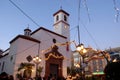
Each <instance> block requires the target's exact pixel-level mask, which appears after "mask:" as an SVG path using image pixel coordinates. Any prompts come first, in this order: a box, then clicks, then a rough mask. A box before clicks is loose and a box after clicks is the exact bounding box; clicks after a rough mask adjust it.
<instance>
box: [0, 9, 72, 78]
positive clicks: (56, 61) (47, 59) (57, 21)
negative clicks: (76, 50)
mask: <svg viewBox="0 0 120 80" xmlns="http://www.w3.org/2000/svg"><path fill="white" fill-rule="evenodd" d="M53 17H54V24H53V27H54V31H51V30H48V29H46V28H44V27H39V28H38V29H36V30H35V31H32V30H30V29H29V28H27V29H25V30H24V34H23V35H17V36H16V37H15V38H13V39H12V40H11V41H10V47H9V48H8V49H7V50H6V51H4V52H3V57H1V58H0V73H1V72H7V73H8V74H10V75H14V77H15V78H16V75H17V74H21V75H22V76H25V75H27V74H26V73H25V68H24V69H21V70H19V69H20V67H21V64H23V63H24V65H25V64H26V65H27V64H28V65H29V64H33V65H34V66H32V68H30V69H32V70H31V71H32V72H30V74H28V75H30V76H31V77H32V78H33V77H35V76H36V70H37V69H36V68H38V67H39V66H41V67H43V69H42V72H41V76H42V77H48V76H49V75H50V74H52V75H56V77H67V67H70V66H71V49H70V46H69V42H70V31H69V29H70V25H69V21H68V18H69V13H67V12H66V11H64V10H62V9H60V10H58V11H57V12H56V13H54V14H53ZM36 56H38V57H39V58H40V59H41V61H40V63H39V64H38V66H37V67H36V64H35V63H34V61H33V58H34V57H36ZM15 80H16V79H15Z"/></svg>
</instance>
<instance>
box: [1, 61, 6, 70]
mask: <svg viewBox="0 0 120 80" xmlns="http://www.w3.org/2000/svg"><path fill="white" fill-rule="evenodd" d="M4 65H5V62H3V64H2V69H1V71H3V70H4Z"/></svg>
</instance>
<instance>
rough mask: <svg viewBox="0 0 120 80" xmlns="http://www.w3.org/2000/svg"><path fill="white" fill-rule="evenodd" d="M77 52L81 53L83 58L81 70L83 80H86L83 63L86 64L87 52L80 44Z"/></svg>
mask: <svg viewBox="0 0 120 80" xmlns="http://www.w3.org/2000/svg"><path fill="white" fill-rule="evenodd" d="M77 51H78V52H79V54H80V55H81V58H82V62H81V58H80V70H81V75H82V80H85V70H84V66H83V65H82V64H81V63H83V64H84V58H85V53H86V52H87V50H86V49H85V48H84V45H83V44H79V45H78V46H77Z"/></svg>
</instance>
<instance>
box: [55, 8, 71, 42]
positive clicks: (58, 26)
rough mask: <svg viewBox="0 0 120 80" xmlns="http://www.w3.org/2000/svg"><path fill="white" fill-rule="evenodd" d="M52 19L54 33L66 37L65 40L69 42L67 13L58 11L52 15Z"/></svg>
mask: <svg viewBox="0 0 120 80" xmlns="http://www.w3.org/2000/svg"><path fill="white" fill-rule="evenodd" d="M53 17H54V25H53V26H54V31H55V32H56V33H58V34H61V35H63V36H65V37H67V40H68V41H70V25H69V22H68V18H69V13H67V12H66V11H64V10H62V9H60V10H59V11H57V12H56V13H54V14H53Z"/></svg>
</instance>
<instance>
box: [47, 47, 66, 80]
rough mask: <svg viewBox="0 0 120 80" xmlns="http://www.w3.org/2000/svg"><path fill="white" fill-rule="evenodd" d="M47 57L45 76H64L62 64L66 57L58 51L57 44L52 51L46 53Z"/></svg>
mask: <svg viewBox="0 0 120 80" xmlns="http://www.w3.org/2000/svg"><path fill="white" fill-rule="evenodd" d="M45 57H46V63H45V77H46V78H48V77H49V76H52V77H56V78H57V77H63V74H62V64H63V59H64V57H63V55H62V54H60V53H59V52H58V51H57V46H55V47H54V48H53V49H52V51H50V52H48V53H46V54H45Z"/></svg>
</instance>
